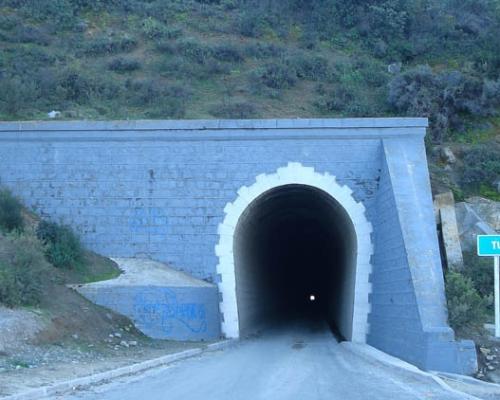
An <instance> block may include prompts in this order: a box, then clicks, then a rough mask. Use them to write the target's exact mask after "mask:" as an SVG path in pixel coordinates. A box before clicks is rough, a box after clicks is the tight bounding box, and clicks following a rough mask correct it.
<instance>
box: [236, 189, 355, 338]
mask: <svg viewBox="0 0 500 400" xmlns="http://www.w3.org/2000/svg"><path fill="white" fill-rule="evenodd" d="M233 252H234V262H235V284H236V301H237V308H238V321H239V331H240V335H241V337H246V336H249V335H251V334H253V333H255V332H257V331H259V330H262V329H265V328H267V327H270V326H272V325H273V324H280V325H281V326H282V325H283V324H285V325H286V324H292V323H293V324H296V323H297V322H299V323H301V324H317V323H318V322H323V321H324V322H326V323H327V324H328V326H329V327H330V328H331V329H332V331H333V332H334V333H335V334H336V335H337V336H338V337H339V338H340V339H345V340H350V339H351V336H352V316H353V304H354V286H355V269H356V235H355V230H354V226H353V223H352V221H351V219H350V218H349V215H348V214H347V212H346V211H345V209H344V208H343V207H342V205H341V204H340V203H339V202H337V201H336V200H335V199H334V198H333V197H331V196H330V195H329V194H327V193H326V192H324V191H322V190H320V189H317V188H314V187H312V186H307V185H284V186H279V187H276V188H273V189H270V190H268V191H267V192H265V193H263V194H262V195H260V196H259V197H258V198H256V199H255V200H254V201H253V202H252V203H250V205H248V207H247V208H246V209H245V211H244V212H243V213H242V215H241V216H240V218H239V220H238V223H237V226H236V230H235V235H234V241H233Z"/></svg>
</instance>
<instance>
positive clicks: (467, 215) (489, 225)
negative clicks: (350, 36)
mask: <svg viewBox="0 0 500 400" xmlns="http://www.w3.org/2000/svg"><path fill="white" fill-rule="evenodd" d="M455 211H456V216H457V225H458V233H459V235H460V242H461V245H462V249H463V251H471V252H474V251H476V240H477V239H476V237H477V235H491V234H495V233H496V232H498V231H500V202H495V201H492V200H488V199H483V198H481V197H472V198H470V199H467V202H461V203H457V204H456V206H455Z"/></svg>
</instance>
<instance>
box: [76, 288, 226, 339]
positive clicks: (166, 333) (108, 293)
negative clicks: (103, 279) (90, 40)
mask: <svg viewBox="0 0 500 400" xmlns="http://www.w3.org/2000/svg"><path fill="white" fill-rule="evenodd" d="M78 291H79V292H80V293H82V294H83V295H84V296H85V297H86V298H88V299H89V300H91V301H92V302H94V303H96V304H99V305H101V306H104V307H108V308H110V309H112V310H114V311H116V312H119V313H120V314H122V315H125V316H127V317H129V318H130V319H131V320H132V321H133V322H134V324H135V326H136V327H137V329H139V330H140V331H141V332H143V333H144V334H146V335H147V336H149V337H152V338H155V339H173V340H179V339H180V338H182V340H193V341H198V340H217V339H219V337H220V318H219V309H218V293H217V288H216V287H215V286H213V287H169V288H166V287H157V286H133V285H127V286H121V287H120V286H118V287H116V286H107V287H99V286H94V287H93V286H91V285H89V286H83V287H81V288H78Z"/></svg>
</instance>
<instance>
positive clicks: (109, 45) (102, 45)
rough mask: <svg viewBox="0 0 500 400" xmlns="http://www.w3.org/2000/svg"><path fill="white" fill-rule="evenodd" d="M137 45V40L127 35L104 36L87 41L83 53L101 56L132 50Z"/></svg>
mask: <svg viewBox="0 0 500 400" xmlns="http://www.w3.org/2000/svg"><path fill="white" fill-rule="evenodd" d="M136 47H137V41H136V40H135V39H134V38H132V37H130V36H127V35H123V36H121V37H109V36H102V37H98V38H96V39H93V40H90V41H88V42H85V43H84V45H83V53H84V54H85V55H88V56H100V55H106V54H117V53H126V52H130V51H132V50H133V49H135V48H136Z"/></svg>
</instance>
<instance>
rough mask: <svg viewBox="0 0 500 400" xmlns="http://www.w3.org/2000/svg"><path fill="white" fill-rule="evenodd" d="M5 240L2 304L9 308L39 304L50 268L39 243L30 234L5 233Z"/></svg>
mask: <svg viewBox="0 0 500 400" xmlns="http://www.w3.org/2000/svg"><path fill="white" fill-rule="evenodd" d="M2 242H3V244H4V246H5V250H4V251H2V253H1V256H2V258H1V260H0V303H2V304H5V305H6V306H9V307H14V306H20V305H25V306H28V305H36V304H38V303H39V301H40V298H41V295H42V286H43V282H44V280H45V279H46V274H47V269H48V264H47V262H46V261H45V258H44V255H43V249H42V248H41V246H40V243H39V242H38V241H37V240H36V238H34V237H33V236H27V235H21V236H18V235H9V236H7V237H5V236H4V237H2Z"/></svg>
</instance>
